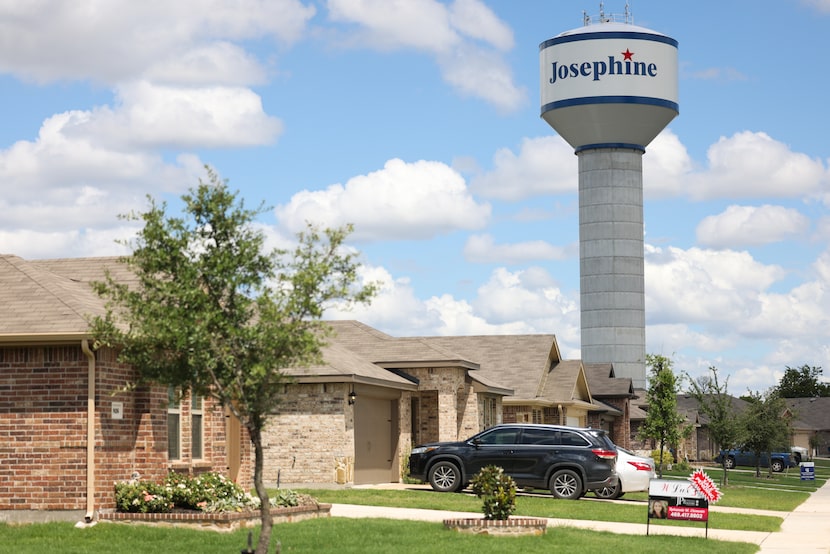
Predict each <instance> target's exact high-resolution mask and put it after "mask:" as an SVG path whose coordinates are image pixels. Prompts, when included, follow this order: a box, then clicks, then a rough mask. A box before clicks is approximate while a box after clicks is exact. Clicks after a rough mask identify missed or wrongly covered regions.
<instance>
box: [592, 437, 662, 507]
mask: <svg viewBox="0 0 830 554" xmlns="http://www.w3.org/2000/svg"><path fill="white" fill-rule="evenodd" d="M616 469H617V477H618V478H619V482H618V483H617V484H616V485H609V486H606V487H602V488H599V489H594V495H595V496H596V497H597V498H607V499H611V500H613V499H615V498H619V497H621V496H622V495H624V494H625V493H627V492H636V491H647V490H648V482H649V481H650V480H652V479H654V478H656V477H657V473H656V472H655V469H654V460H652V459H651V458H647V457H645V456H638V455H637V454H635V453H634V452H632V451H631V450H626V449H625V448H623V447H621V446H617V466H616Z"/></svg>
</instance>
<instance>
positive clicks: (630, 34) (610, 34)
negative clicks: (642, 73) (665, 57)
mask: <svg viewBox="0 0 830 554" xmlns="http://www.w3.org/2000/svg"><path fill="white" fill-rule="evenodd" d="M611 38H622V39H632V40H651V41H654V42H662V43H664V44H669V45H671V46H674V47H675V48H677V44H678V43H677V41H676V40H675V39H673V38H671V37H667V36H666V35H658V34H652V33H638V32H634V31H604V32H603V31H598V32H591V33H574V34H572V35H563V36H558V37H553V38H551V39H548V40H546V41H545V42H543V43H542V44H540V45H539V50H544V49H545V48H547V47H548V46H552V45H554V44H564V43H566V42H576V41H579V40H598V39H600V40H605V39H611Z"/></svg>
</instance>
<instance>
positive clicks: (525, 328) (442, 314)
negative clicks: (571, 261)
mask: <svg viewBox="0 0 830 554" xmlns="http://www.w3.org/2000/svg"><path fill="white" fill-rule="evenodd" d="M360 275H361V282H364V283H366V282H372V281H374V282H378V281H379V282H382V283H383V285H382V286H381V289H380V292H379V294H378V296H377V297H376V298H375V299H374V300H373V301H372V304H371V305H370V306H368V307H367V306H357V307H355V308H354V309H353V310H352V311H348V312H346V311H341V310H329V311H328V312H327V313H326V316H325V317H327V318H332V319H357V320H359V321H362V322H364V323H366V324H367V325H371V326H373V327H375V328H377V329H381V330H382V331H384V332H385V333H388V334H390V335H393V336H418V335H474V334H476V335H493V334H525V333H528V334H537V333H551V332H553V331H554V330H555V332H556V337H557V342H558V344H559V347H560V349H561V350H562V352H563V355H564V356H566V357H569V358H577V357H578V356H579V333H580V331H579V309H578V302H577V301H576V299H575V298H570V297H568V296H567V295H566V294H564V293H562V291H561V290H560V289H559V288H558V286H557V285H556V283H555V281H554V279H553V278H552V277H551V276H550V274H548V273H547V272H546V271H545V270H543V269H541V268H530V269H528V270H524V271H518V272H515V273H511V272H508V271H506V270H505V269H503V268H500V269H497V270H495V271H494V272H493V273H492V274H491V275H490V278H489V280H488V281H487V282H486V283H484V284H483V285H482V286H481V287H479V289H478V291H477V293H476V297H475V298H473V299H472V300H465V299H458V298H455V297H453V296H452V295H450V294H442V295H439V296H432V297H430V298H427V299H426V300H421V299H419V298H417V296H416V295H415V293H414V291H413V289H412V285H411V283H410V281H409V279H408V278H405V277H402V278H397V279H395V278H393V277H392V275H391V274H390V273H389V272H388V271H387V270H385V269H383V268H378V267H364V268H362V271H361V273H360Z"/></svg>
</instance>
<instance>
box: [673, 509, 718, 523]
mask: <svg viewBox="0 0 830 554" xmlns="http://www.w3.org/2000/svg"><path fill="white" fill-rule="evenodd" d="M708 518H709V509H708V508H691V507H687V506H669V513H668V519H686V520H693V521H707V520H708Z"/></svg>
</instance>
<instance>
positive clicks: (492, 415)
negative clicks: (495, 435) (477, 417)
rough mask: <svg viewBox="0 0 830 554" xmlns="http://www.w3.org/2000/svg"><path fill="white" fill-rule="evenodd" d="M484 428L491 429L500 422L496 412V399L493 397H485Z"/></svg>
mask: <svg viewBox="0 0 830 554" xmlns="http://www.w3.org/2000/svg"><path fill="white" fill-rule="evenodd" d="M483 411H484V421H483V423H484V428H485V429H489V428H490V427H492V426H493V425H496V424H497V423H498V421H497V414H496V399H495V398H492V397H485V398H484V410H483Z"/></svg>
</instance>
